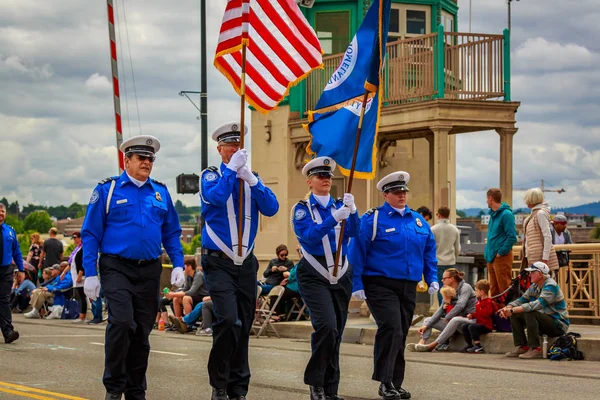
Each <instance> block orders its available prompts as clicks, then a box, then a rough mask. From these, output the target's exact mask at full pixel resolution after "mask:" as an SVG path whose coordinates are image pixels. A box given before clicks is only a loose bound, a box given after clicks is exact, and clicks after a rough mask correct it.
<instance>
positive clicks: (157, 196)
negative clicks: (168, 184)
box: [156, 192, 162, 201]
mask: <svg viewBox="0 0 600 400" xmlns="http://www.w3.org/2000/svg"><path fill="white" fill-rule="evenodd" d="M156 200H158V201H162V197H160V193H158V192H156Z"/></svg>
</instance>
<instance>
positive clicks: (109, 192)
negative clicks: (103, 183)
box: [106, 179, 117, 215]
mask: <svg viewBox="0 0 600 400" xmlns="http://www.w3.org/2000/svg"><path fill="white" fill-rule="evenodd" d="M116 184H117V181H116V180H115V179H113V180H112V182H111V183H110V189H108V197H106V215H108V210H110V200H111V199H112V195H113V192H114V191H115V185H116Z"/></svg>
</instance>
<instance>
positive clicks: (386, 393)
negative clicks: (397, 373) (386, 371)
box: [378, 382, 401, 400]
mask: <svg viewBox="0 0 600 400" xmlns="http://www.w3.org/2000/svg"><path fill="white" fill-rule="evenodd" d="M378 393H379V395H380V396H381V398H382V399H383V400H400V399H401V397H400V393H399V392H398V390H397V389H396V388H395V387H394V384H393V383H392V382H387V383H386V382H382V383H381V385H379V392H378Z"/></svg>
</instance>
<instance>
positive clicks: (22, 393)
mask: <svg viewBox="0 0 600 400" xmlns="http://www.w3.org/2000/svg"><path fill="white" fill-rule="evenodd" d="M0 392H4V393H10V394H16V395H18V396H20V397H29V398H30V399H39V400H56V398H55V397H44V396H37V395H35V394H29V393H25V392H20V391H18V390H10V389H4V388H1V387H0Z"/></svg>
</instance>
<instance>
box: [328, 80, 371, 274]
mask: <svg viewBox="0 0 600 400" xmlns="http://www.w3.org/2000/svg"><path fill="white" fill-rule="evenodd" d="M368 100H369V90H368V89H365V94H364V95H363V99H362V109H361V110H360V119H359V120H358V129H357V130H356V142H354V154H353V155H352V168H350V176H349V177H348V190H347V191H346V193H352V181H353V180H354V169H355V168H356V157H357V155H358V146H359V144H360V135H361V132H362V124H363V118H364V117H365V109H366V108H367V101H368ZM345 228H346V220H343V221H342V226H341V229H340V238H339V240H338V246H337V251H336V252H335V264H334V266H333V276H337V274H338V265H339V264H340V254H342V243H343V240H344V230H345Z"/></svg>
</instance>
